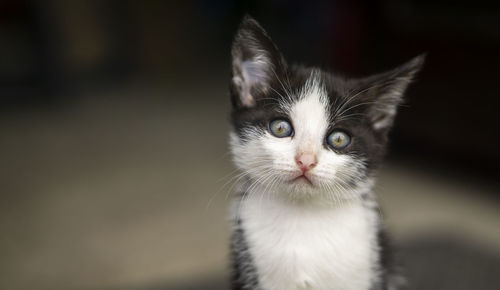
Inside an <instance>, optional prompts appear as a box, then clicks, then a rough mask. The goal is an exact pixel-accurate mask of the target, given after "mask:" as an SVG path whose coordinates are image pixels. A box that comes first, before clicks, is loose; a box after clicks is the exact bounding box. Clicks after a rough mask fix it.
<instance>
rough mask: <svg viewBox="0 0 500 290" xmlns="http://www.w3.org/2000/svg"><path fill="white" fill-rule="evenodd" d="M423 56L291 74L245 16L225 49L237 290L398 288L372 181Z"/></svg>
mask: <svg viewBox="0 0 500 290" xmlns="http://www.w3.org/2000/svg"><path fill="white" fill-rule="evenodd" d="M423 61H424V57H423V56H419V57H416V58H414V59H412V60H411V61H409V62H408V63H406V64H404V65H402V66H400V67H398V68H396V69H394V70H391V71H388V72H385V73H382V74H378V75H374V76H371V77H367V78H361V79H345V78H342V77H339V76H337V75H334V74H331V73H328V72H325V71H321V70H319V69H314V68H305V67H300V66H299V67H293V66H292V67H290V66H288V65H287V63H286V62H285V60H284V59H283V56H282V55H281V53H280V51H279V50H278V48H277V47H276V45H275V44H274V43H273V42H272V40H271V39H270V37H269V36H268V35H267V33H266V32H265V31H264V29H263V28H262V27H261V26H260V25H259V24H258V23H257V22H256V21H255V20H254V19H252V18H250V17H248V16H247V17H245V18H244V20H243V22H242V23H241V25H240V28H239V30H238V32H237V34H236V37H235V39H234V42H233V46H232V79H231V83H230V96H231V101H232V113H231V121H232V131H231V133H230V147H231V151H232V154H233V159H234V162H235V164H236V166H237V168H238V169H239V170H241V171H242V175H243V176H244V177H243V178H242V179H243V181H241V182H240V183H239V189H238V194H237V195H236V197H235V200H234V204H233V211H234V212H233V217H234V220H233V222H234V224H233V227H234V229H233V236H232V256H233V266H234V274H233V281H232V287H233V289H249V290H256V289H259V290H294V289H308V290H320V289H321V290H323V289H324V290H326V289H346V290H348V289H353V290H354V289H356V290H368V289H398V288H399V286H400V284H402V283H401V280H402V279H401V278H399V276H397V275H396V273H395V272H394V270H393V269H392V268H391V266H390V265H389V259H388V256H387V254H386V253H387V249H386V247H385V245H384V243H385V242H384V241H385V239H384V238H383V237H384V232H383V230H382V225H381V221H380V220H379V213H378V205H377V203H376V201H375V198H374V193H373V186H374V175H375V170H376V169H377V167H378V165H379V163H380V161H381V159H382V157H383V155H384V151H385V147H386V143H387V133H388V131H389V129H390V127H391V125H392V122H393V119H394V116H395V114H396V107H397V106H398V104H399V103H400V102H401V98H402V95H403V92H404V91H405V89H406V87H407V86H408V84H409V82H410V80H411V79H412V77H413V76H414V74H415V73H416V72H417V71H418V70H419V68H420V67H421V65H422V63H423Z"/></svg>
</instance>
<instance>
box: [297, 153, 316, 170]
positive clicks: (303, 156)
mask: <svg viewBox="0 0 500 290" xmlns="http://www.w3.org/2000/svg"><path fill="white" fill-rule="evenodd" d="M295 162H297V165H298V166H299V167H300V170H302V172H306V171H308V170H310V169H312V168H313V167H314V166H316V164H317V163H318V160H317V159H316V155H315V154H313V153H307V152H304V153H300V154H298V155H297V156H296V157H295Z"/></svg>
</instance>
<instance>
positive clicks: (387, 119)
mask: <svg viewBox="0 0 500 290" xmlns="http://www.w3.org/2000/svg"><path fill="white" fill-rule="evenodd" d="M424 60H425V55H424V54H422V55H419V56H417V57H415V58H413V59H411V60H410V61H408V62H407V63H405V64H403V65H401V66H399V67H397V68H395V69H393V70H390V71H387V72H384V73H381V74H377V75H374V76H371V77H368V78H365V79H361V80H359V83H358V88H359V93H360V94H361V95H362V99H363V101H364V102H366V104H367V111H366V114H367V116H368V118H369V120H370V122H371V124H372V126H373V128H374V129H375V130H378V131H384V130H388V129H390V127H391V126H392V123H393V121H394V117H395V115H396V110H397V106H398V105H399V104H401V102H402V101H403V95H404V92H405V90H406V88H407V87H408V85H409V84H410V82H411V81H412V80H413V77H414V76H415V74H416V73H417V72H418V71H419V70H420V69H421V67H422V65H423V63H424Z"/></svg>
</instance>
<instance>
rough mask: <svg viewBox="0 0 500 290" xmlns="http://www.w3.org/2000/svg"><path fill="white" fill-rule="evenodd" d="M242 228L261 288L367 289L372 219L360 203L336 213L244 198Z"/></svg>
mask: <svg viewBox="0 0 500 290" xmlns="http://www.w3.org/2000/svg"><path fill="white" fill-rule="evenodd" d="M241 217H242V225H243V227H244V230H245V237H246V239H247V242H248V247H249V251H250V253H251V255H252V257H253V260H254V261H253V262H254V265H255V267H256V269H257V273H258V276H259V282H260V285H261V287H262V288H263V290H280V289H283V290H295V289H297V290H299V289H301V290H302V289H303V290H306V289H307V290H326V289H345V290H350V289H352V290H354V289H356V290H366V289H369V287H370V284H371V281H372V278H373V275H374V273H373V269H374V267H373V263H374V261H375V259H376V255H377V252H376V249H375V245H374V232H375V229H374V225H373V223H374V221H373V220H371V219H370V215H369V214H368V213H367V211H366V210H365V209H364V208H363V207H362V206H361V205H360V204H351V205H346V206H343V207H338V208H335V209H331V208H315V207H302V206H299V205H290V204H288V205H287V204H283V203H280V202H279V201H261V200H259V199H251V198H250V199H248V200H246V201H245V203H244V205H243V206H242V208H241Z"/></svg>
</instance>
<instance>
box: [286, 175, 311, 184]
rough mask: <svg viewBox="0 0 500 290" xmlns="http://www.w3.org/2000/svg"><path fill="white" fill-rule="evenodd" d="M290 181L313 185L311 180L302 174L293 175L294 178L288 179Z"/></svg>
mask: <svg viewBox="0 0 500 290" xmlns="http://www.w3.org/2000/svg"><path fill="white" fill-rule="evenodd" d="M290 183H304V184H307V185H310V186H313V183H312V181H311V180H310V179H309V178H308V177H307V176H305V175H304V174H302V175H299V176H297V177H295V178H294V179H292V180H290Z"/></svg>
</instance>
